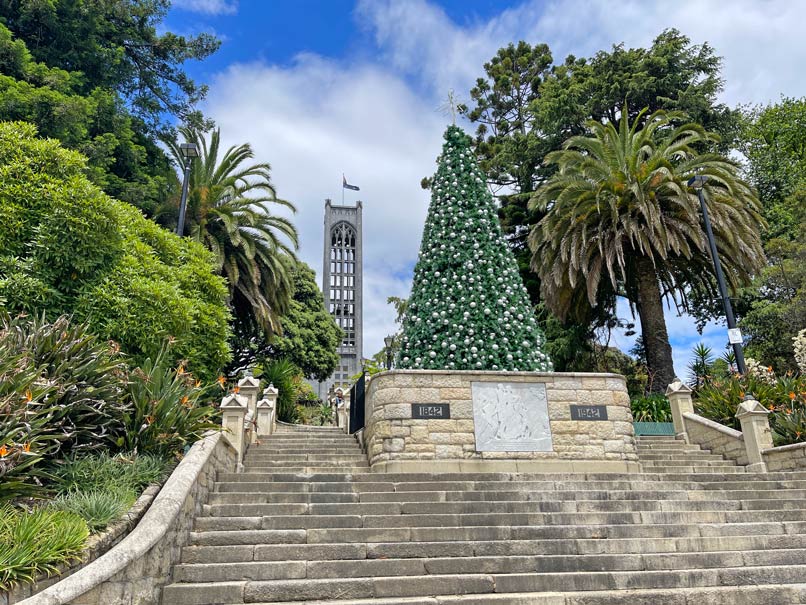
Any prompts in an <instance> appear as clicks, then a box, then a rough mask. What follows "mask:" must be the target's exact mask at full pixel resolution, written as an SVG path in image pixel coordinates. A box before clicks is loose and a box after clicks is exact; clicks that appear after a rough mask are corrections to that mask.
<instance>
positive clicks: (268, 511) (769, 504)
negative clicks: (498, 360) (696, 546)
mask: <svg viewBox="0 0 806 605" xmlns="http://www.w3.org/2000/svg"><path fill="white" fill-rule="evenodd" d="M801 509H806V501H803V500H800V499H792V500H784V499H780V498H779V499H775V500H773V499H756V500H723V499H716V498H712V499H710V500H679V499H678V500H650V499H643V500H578V499H575V500H533V501H515V502H512V501H506V500H504V501H498V500H495V501H469V502H420V501H417V502H391V503H390V502H363V503H361V502H358V503H352V502H349V503H344V502H341V503H333V504H324V503H313V504H308V503H252V504H250V503H235V504H232V503H230V504H220V503H218V504H206V505H204V507H203V511H202V513H203V515H204V516H212V517H241V516H243V517H252V516H272V515H379V514H387V515H398V514H400V515H410V514H417V513H427V514H480V513H533V512H534V513H544V512H557V513H575V512H580V513H582V512H636V511H657V512H681V511H719V510H724V511H736V510H801Z"/></svg>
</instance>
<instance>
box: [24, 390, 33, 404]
mask: <svg viewBox="0 0 806 605" xmlns="http://www.w3.org/2000/svg"><path fill="white" fill-rule="evenodd" d="M33 398H34V396H33V395H32V394H31V391H25V401H27V402H28V403H31V401H32V400H33Z"/></svg>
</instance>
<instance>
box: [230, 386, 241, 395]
mask: <svg viewBox="0 0 806 605" xmlns="http://www.w3.org/2000/svg"><path fill="white" fill-rule="evenodd" d="M232 392H233V393H235V394H236V395H237V394H238V393H240V392H241V387H234V388H233V389H232Z"/></svg>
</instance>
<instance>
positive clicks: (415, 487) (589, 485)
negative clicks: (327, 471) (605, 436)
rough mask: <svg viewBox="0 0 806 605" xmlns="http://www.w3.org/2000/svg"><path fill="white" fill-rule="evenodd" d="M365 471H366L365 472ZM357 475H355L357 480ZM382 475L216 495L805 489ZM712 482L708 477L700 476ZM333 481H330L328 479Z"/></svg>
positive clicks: (249, 485)
mask: <svg viewBox="0 0 806 605" xmlns="http://www.w3.org/2000/svg"><path fill="white" fill-rule="evenodd" d="M364 470H366V469H364ZM355 474H356V473H353V476H355ZM381 477H382V475H378V480H376V481H350V480H349V478H345V477H342V479H341V480H328V481H317V482H304V481H250V480H249V478H247V479H245V480H241V479H238V480H236V481H220V482H218V483H217V484H216V486H215V487H216V491H217V492H265V493H273V492H294V491H300V492H350V491H352V492H355V493H364V492H374V493H379V492H408V491H466V492H473V493H479V492H490V491H495V492H500V491H517V492H543V491H552V490H555V489H557V488H558V487H560V488H562V489H566V490H577V489H582V490H586V489H587V490H613V491H616V490H650V491H652V490H661V489H664V488H667V489H689V490H694V489H715V490H721V489H734V490H735V489H753V488H754V486H758V488H759V489H776V488H777V489H782V488H789V487H791V488H796V489H803V488H806V481H796V482H791V483H792V485H780V483H781V482H775V481H771V482H757V481H720V482H717V483H714V482H705V481H703V483H702V485H703V486H707V487H702V488H699V486H694V485H693V484H685V485H680V484H677V483H676V482H673V481H669V482H661V481H657V482H655V481H582V482H571V481H569V482H554V481H521V482H500V481H411V482H404V481H400V482H397V481H383V480H382V478H381ZM701 477H707V478H708V479H711V476H709V475H701ZM329 479H330V478H329Z"/></svg>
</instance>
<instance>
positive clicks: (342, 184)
mask: <svg viewBox="0 0 806 605" xmlns="http://www.w3.org/2000/svg"><path fill="white" fill-rule="evenodd" d="M341 205H342V206H344V175H342V183H341Z"/></svg>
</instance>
